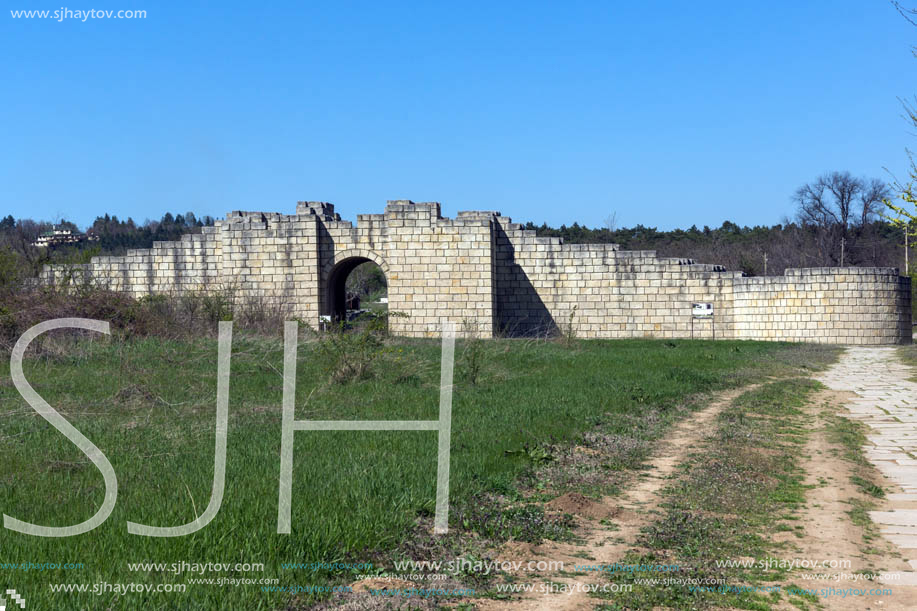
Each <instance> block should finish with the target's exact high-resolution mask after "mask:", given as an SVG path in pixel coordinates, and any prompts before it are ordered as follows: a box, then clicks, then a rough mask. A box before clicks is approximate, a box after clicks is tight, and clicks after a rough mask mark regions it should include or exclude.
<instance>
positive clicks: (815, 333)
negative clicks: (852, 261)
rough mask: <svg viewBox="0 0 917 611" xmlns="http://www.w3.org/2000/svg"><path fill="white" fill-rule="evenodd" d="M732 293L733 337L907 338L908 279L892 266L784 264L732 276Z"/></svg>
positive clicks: (866, 341) (863, 341) (872, 341)
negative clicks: (774, 270)
mask: <svg viewBox="0 0 917 611" xmlns="http://www.w3.org/2000/svg"><path fill="white" fill-rule="evenodd" d="M733 295H734V309H735V337H736V338H737V339H757V340H786V341H797V342H800V341H801V342H818V343H828V344H856V345H882V344H907V343H911V334H912V330H911V315H910V313H911V282H910V278H907V277H904V276H898V270H896V269H892V268H856V267H844V268H810V269H788V270H786V275H784V276H782V277H764V278H737V279H736V280H735V285H734V288H733Z"/></svg>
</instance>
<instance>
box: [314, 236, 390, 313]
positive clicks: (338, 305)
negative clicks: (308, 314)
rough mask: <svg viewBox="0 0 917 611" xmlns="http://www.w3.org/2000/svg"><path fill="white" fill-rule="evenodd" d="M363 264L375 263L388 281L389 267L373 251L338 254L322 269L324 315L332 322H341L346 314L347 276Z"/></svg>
mask: <svg viewBox="0 0 917 611" xmlns="http://www.w3.org/2000/svg"><path fill="white" fill-rule="evenodd" d="M363 263H375V264H376V265H378V266H379V269H381V270H382V273H383V274H385V277H386V280H387V279H388V265H386V263H385V260H384V259H382V257H380V256H379V255H378V254H377V253H374V252H372V251H371V250H365V249H361V248H354V249H350V250H345V251H342V252H340V253H336V254H335V255H334V258H333V259H332V260H331V261H329V262H327V263H326V264H325V265H324V266H323V268H322V289H323V290H322V294H323V298H322V303H323V306H324V307H323V310H322V315H323V316H328V317H330V318H331V319H332V320H339V319H341V318H343V317H344V315H345V313H346V304H345V301H346V294H345V293H346V291H345V287H344V284H345V282H346V281H347V276H349V275H350V272H352V271H353V270H354V269H356V268H357V266H359V265H362V264H363Z"/></svg>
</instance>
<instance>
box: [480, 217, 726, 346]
mask: <svg viewBox="0 0 917 611" xmlns="http://www.w3.org/2000/svg"><path fill="white" fill-rule="evenodd" d="M495 222H496V244H497V251H496V259H495V260H496V263H495V267H496V272H495V274H496V278H497V281H496V286H497V289H496V301H497V312H498V321H499V325H500V327H501V329H502V330H503V332H504V333H506V334H508V335H543V334H551V333H556V332H563V333H567V332H570V331H571V330H572V333H573V334H575V335H576V336H577V337H590V338H603V337H604V338H612V337H690V336H691V334H692V319H691V304H692V303H693V302H701V301H703V302H712V303H714V308H715V311H716V318H715V321H714V322H713V323H711V322H710V321H706V320H698V321H695V322H694V325H693V326H694V331H693V332H694V334H695V336H697V337H712V335H713V331H714V328H713V324H715V325H716V334H717V336H719V337H729V336H731V334H732V333H733V326H734V321H733V307H732V281H733V280H734V279H735V278H737V277H740V276H741V273H740V272H726V271H725V270H724V269H723V268H722V267H720V266H715V265H699V264H695V263H693V262H692V261H690V260H688V259H668V258H660V257H657V256H656V253H655V252H654V251H622V250H620V249H619V246H618V245H617V244H564V243H563V241H562V240H561V238H547V237H538V236H536V235H535V232H534V231H528V230H524V229H522V226H521V225H519V224H516V223H513V222H512V221H511V219H509V218H507V217H502V216H497V217H496V219H495Z"/></svg>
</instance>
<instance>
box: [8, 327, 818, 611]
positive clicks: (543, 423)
mask: <svg viewBox="0 0 917 611" xmlns="http://www.w3.org/2000/svg"><path fill="white" fill-rule="evenodd" d="M54 346H56V348H55V349H52V350H48V351H47V352H46V353H45V354H44V355H42V356H40V357H33V358H30V359H27V361H26V366H25V373H26V377H27V378H28V379H29V381H30V383H31V384H32V385H33V387H34V388H35V389H36V391H38V393H39V394H40V395H42V397H43V398H45V399H46V400H47V401H48V402H49V403H50V404H51V405H52V406H54V407H55V408H56V409H58V410H59V411H60V412H61V413H62V414H63V415H65V416H66V418H67V419H68V420H69V421H70V422H71V423H72V424H73V425H74V426H76V427H77V428H78V429H79V430H80V431H81V432H82V433H83V434H84V435H86V436H87V437H88V438H89V439H91V440H92V441H93V442H94V443H95V444H96V445H97V446H98V447H99V448H100V449H101V450H102V451H103V452H104V453H105V454H106V456H107V457H108V458H109V460H110V461H111V463H112V465H113V466H114V469H115V471H116V473H117V476H118V483H119V495H118V503H117V506H116V508H115V510H114V511H113V513H112V514H111V516H110V517H109V518H108V520H107V521H106V522H105V523H104V524H103V525H102V526H100V527H99V528H97V529H96V530H94V531H92V532H90V533H88V534H85V535H80V536H76V537H70V538H63V539H48V538H40V537H34V536H27V535H22V534H19V533H14V532H12V531H10V530H6V529H3V530H0V566H2V565H3V563H24V562H31V563H48V562H50V563H82V564H83V568H81V569H70V570H67V569H53V570H47V571H37V570H30V571H23V570H17V569H0V580H2V583H3V585H4V586H5V587H12V588H16V589H17V591H19V592H20V593H23V594H24V595H25V596H26V597H27V599H28V600H29V605H30V608H35V609H43V608H47V609H139V608H143V609H148V610H152V609H210V608H226V609H280V608H286V607H287V606H288V605H290V604H291V601H292V602H294V603H295V604H297V605H298V604H303V605H305V604H307V603H308V602H309V601H311V600H315V597H313V596H309V595H303V594H300V595H298V596H297V599H296V600H295V601H294V600H293V596H292V595H290V594H287V593H279V592H265V591H263V590H262V587H261V585H254V584H253V585H239V586H226V585H223V586H221V585H189V586H188V588H187V591H186V592H182V593H172V594H169V593H130V594H127V595H123V596H119V595H116V594H114V593H111V592H108V593H104V594H102V595H99V596H96V595H94V594H91V593H83V594H75V593H59V592H58V593H52V592H51V589H50V587H49V584H69V583H74V584H90V587H91V584H97V583H103V582H104V583H111V584H114V583H142V584H153V585H157V584H186V583H187V580H188V578H189V577H204V578H221V577H223V578H226V577H237V578H238V577H246V578H253V579H260V578H276V579H278V580H279V582H278V585H281V586H289V585H294V586H295V585H302V586H306V585H310V584H325V585H327V584H342V583H348V582H349V581H353V579H354V575H353V574H351V573H347V572H343V573H342V572H340V571H338V572H334V571H317V572H313V571H310V570H303V569H298V570H291V569H284V568H283V567H282V566H281V565H282V563H310V562H317V561H325V562H334V561H348V562H361V561H373V562H378V559H379V558H380V557H381V556H380V552H382V551H386V550H388V552H392V550H395V552H397V550H398V549H399V548H400V547H401V546H403V545H405V544H406V543H407V542H409V540H410V538H411V537H412V536H415V534H416V532H417V531H416V529H417V525H418V523H419V521H420V523H428V522H429V518H430V516H432V513H433V509H434V501H435V484H436V467H435V465H436V434H435V433H432V432H401V431H399V432H297V433H296V434H295V452H294V475H293V510H292V519H293V531H292V534H291V535H278V534H277V533H276V529H277V497H278V474H279V454H280V407H281V394H282V390H281V380H282V344H281V342H280V339H279V338H278V339H277V340H266V339H258V338H253V337H244V336H241V335H240V334H237V336H236V338H235V341H234V344H233V358H232V377H231V380H230V419H229V442H228V460H227V475H226V493H225V496H224V500H223V504H222V508H221V510H220V512H219V514H218V515H217V517H216V518H215V519H214V520H213V522H211V523H210V525H209V526H207V527H206V528H204V529H203V530H201V531H199V532H197V533H194V534H192V535H189V536H185V537H179V538H170V539H157V538H148V537H140V536H135V535H130V534H128V533H127V530H126V525H125V523H126V522H127V521H133V522H140V523H143V524H150V525H155V526H172V525H180V524H185V523H187V522H189V521H191V520H193V519H194V518H195V517H196V516H197V515H199V514H200V513H202V512H203V510H204V508H205V507H206V506H207V503H208V501H209V497H210V490H211V486H212V477H213V443H214V441H213V439H214V424H215V411H216V407H215V398H216V341H215V340H214V339H201V340H196V341H191V342H188V341H183V342H171V341H165V340H158V339H143V340H134V341H130V342H123V341H117V340H107V339H103V340H96V341H89V340H80V341H76V342H63V343H57V344H53V345H52V348H53V347H54ZM464 349H465V346H464V344H463V342H462V341H459V342H458V345H457V349H456V389H455V393H454V407H453V423H452V453H451V461H452V469H451V507H452V510H451V511H452V513H451V516H452V521H451V523H450V527H451V528H452V529H454V530H455V531H461V530H475V529H479V526H480V525H476V524H475V523H473V522H474V520H473V518H472V519H471V521H470V522H469V519H468V516H472V517H473V516H474V515H476V514H475V512H474V511H472V510H473V509H474V505H475V503H477V502H479V499H480V498H481V495H482V494H484V493H494V492H497V493H502V494H504V495H508V496H512V495H513V494H514V493H515V492H514V491H516V486H517V483H518V482H519V481H520V478H521V477H522V476H524V475H525V474H526V473H530V472H531V470H532V464H533V463H532V460H531V452H530V450H531V448H537V447H540V446H544V444H562V443H566V442H570V441H574V440H577V439H580V438H581V436H582V435H583V434H585V433H588V432H594V431H600V432H602V433H605V434H609V435H616V436H617V438H621V439H626V438H633V439H636V440H639V441H643V442H645V441H647V440H652V439H654V438H656V437H658V436H660V435H661V434H662V433H664V432H665V430H666V428H667V427H668V425H669V424H670V423H671V421H673V420H674V419H675V418H676V415H683V414H684V413H685V410H684V409H681V410H679V409H676V408H678V407H679V406H682V407H683V406H684V405H686V404H687V405H689V406H690V405H692V404H693V403H694V402H695V401H696V400H697V397H698V396H699V394H701V393H709V392H712V391H716V390H720V389H725V388H728V387H734V386H740V385H744V384H747V383H750V382H752V381H760V380H761V379H763V378H765V377H767V376H784V375H790V374H798V373H799V371H800V368H802V369H805V368H806V367H811V366H817V364H818V363H823V362H825V361H826V360H829V359H830V358H832V355H833V354H834V351H833V349H832V348H825V347H817V346H810V345H792V344H779V343H753V342H732V341H720V342H708V341H665V340H658V341H657V340H622V341H575V342H574V343H573V345H572V346H569V345H565V344H563V343H556V342H544V341H542V342H533V341H519V340H493V341H486V342H484V344H483V349H482V351H483V352H482V356H481V358H482V359H483V367H482V368H481V373H480V375H479V376H478V379H477V380H476V383H475V384H472V383H471V382H470V381H469V380H468V376H467V375H465V374H466V372H465V368H466V367H467V366H468V365H467V363H466V359H465V358H463V356H462V355H463V351H464ZM439 351H440V345H439V342H437V341H433V340H429V341H422V340H417V341H409V340H397V341H396V340H390V341H389V342H388V343H387V344H386V348H385V351H384V354H383V356H382V357H380V359H379V360H378V361H377V362H375V363H374V364H373V374H374V375H372V376H371V377H369V378H367V379H364V380H360V381H356V382H351V383H345V384H333V383H329V382H328V373H327V372H326V371H325V370H324V368H323V367H322V366H321V363H320V362H318V359H317V358H316V355H315V344H309V343H303V344H302V345H301V346H300V353H299V364H298V380H297V398H296V406H297V407H296V410H297V419H304V418H307V417H308V418H310V419H342V420H347V419H350V420H356V419H404V420H415V419H435V418H436V417H437V413H438V411H437V410H438V385H439ZM2 368H3V369H2V370H0V441H2V443H0V464H2V465H3V469H2V472H0V506H2V507H0V508H2V512H3V513H4V514H6V515H9V516H12V517H16V518H18V519H20V520H24V521H28V522H32V523H36V524H41V525H48V526H65V525H70V524H76V523H78V522H82V521H83V520H85V519H87V518H88V517H90V516H91V515H92V514H93V513H95V511H96V509H97V508H98V506H99V504H100V503H101V501H102V498H103V496H104V485H103V481H102V477H101V475H100V473H99V472H98V470H96V469H95V467H94V466H93V465H92V464H91V463H90V462H89V461H88V460H87V459H86V458H85V456H83V455H82V454H81V453H80V452H79V451H78V450H77V449H76V448H75V447H74V446H73V445H72V444H71V443H70V442H69V441H67V440H66V439H65V438H64V437H63V436H62V435H61V434H60V433H58V432H57V431H56V430H54V429H53V428H52V427H51V426H50V425H49V424H48V423H46V422H45V421H44V420H43V419H42V418H41V417H39V416H38V415H37V414H35V412H34V411H32V409H31V408H29V406H28V405H27V404H26V403H25V401H24V400H23V399H22V398H21V397H20V396H19V394H18V392H17V391H16V390H15V388H14V387H13V385H12V382H11V379H10V376H9V362H8V359H7V358H4V363H3V365H2ZM649 412H652V414H653V418H645V417H644V416H645V415H646V414H647V413H649ZM660 423H661V424H660ZM520 450H522V451H520ZM638 463H639V461H638ZM614 468H619V467H614ZM457 516H458V517H457ZM460 516H465V518H464V519H460ZM504 526H505V528H509V529H512V528H513V527H514V526H513V525H512V524H508V525H504ZM501 528H502V527H501ZM491 530H492V529H491ZM482 532H483V531H482ZM514 532H515V531H514ZM488 533H489V534H490V535H493V533H492V532H490V531H488ZM135 562H163V563H181V562H187V563H206V562H220V563H237V562H238V563H263V565H264V570H263V571H253V572H248V573H242V572H232V571H230V572H225V573H209V574H204V575H193V576H191V575H189V574H187V573H183V574H173V573H171V572H169V571H138V572H131V571H129V570H128V566H127V565H128V563H135ZM359 572H363V571H359ZM319 598H321V596H319Z"/></svg>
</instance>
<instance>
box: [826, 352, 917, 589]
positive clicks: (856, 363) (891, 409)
mask: <svg viewBox="0 0 917 611" xmlns="http://www.w3.org/2000/svg"><path fill="white" fill-rule="evenodd" d="M913 375H914V371H912V370H911V369H909V368H908V367H906V366H904V365H903V364H902V363H901V362H900V361H899V360H898V358H897V356H896V349H894V348H861V347H852V348H849V349H848V350H847V351H846V352H845V353H844V354H843V355H842V356H841V359H840V360H839V361H838V363H837V364H836V365H834V366H833V367H831V369H829V370H828V371H827V372H825V373H823V374H822V375H821V376H819V380H820V381H821V382H822V383H823V384H824V385H825V386H827V387H828V388H831V389H833V390H848V391H853V392H854V393H856V395H857V396H856V398H853V399H851V400H850V401H849V402H848V403H847V405H845V406H844V407H845V408H846V409H847V410H848V412H849V413H848V416H849V417H850V418H852V419H854V420H859V421H860V422H863V423H864V424H866V425H867V426H869V427H870V429H871V431H870V432H869V433H867V435H866V439H867V444H866V446H865V447H864V448H863V450H864V454H865V455H866V458H867V459H869V461H870V462H872V463H873V464H874V465H875V466H876V468H877V469H878V470H879V471H880V472H881V473H882V474H883V475H884V476H885V477H886V478H888V479H889V480H890V481H891V482H893V483H894V484H895V485H897V486H898V487H899V488H900V489H901V490H902V491H901V492H895V493H892V494H889V495H888V503H887V506H889V507H890V509H889V510H887V511H870V512H869V517H870V518H871V519H872V521H873V522H875V523H876V525H877V526H878V527H879V530H880V531H881V532H882V536H883V537H884V538H885V539H887V540H888V541H889V542H891V543H893V544H894V545H896V546H897V547H898V548H899V551H900V552H901V555H902V556H903V557H904V558H905V559H907V561H908V563H909V564H910V565H911V566H912V567H914V569H915V570H917V383H915V382H912V381H911V380H910V378H911V377H912V376H913ZM887 583H889V584H896V585H900V586H906V585H917V572H906V573H901V574H900V579H895V580H893V581H888V582H887Z"/></svg>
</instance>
